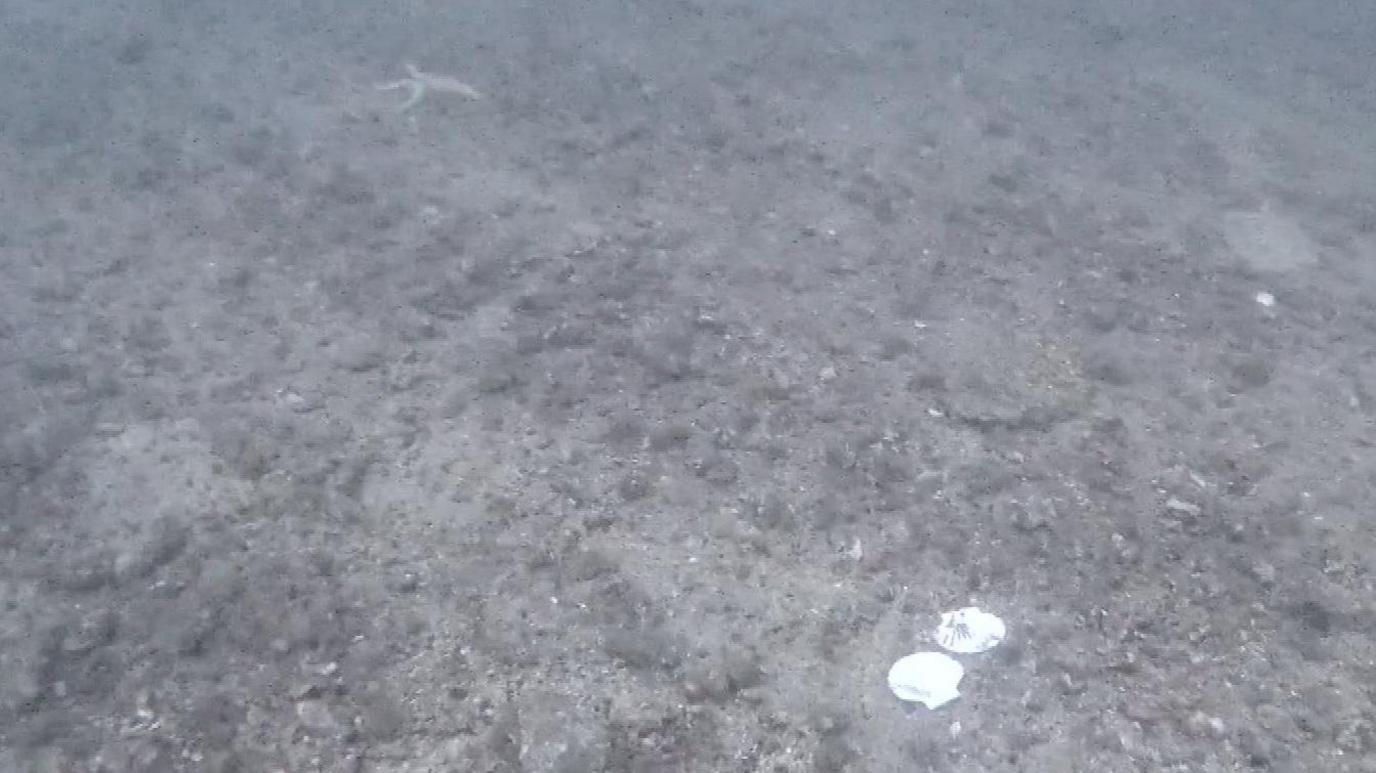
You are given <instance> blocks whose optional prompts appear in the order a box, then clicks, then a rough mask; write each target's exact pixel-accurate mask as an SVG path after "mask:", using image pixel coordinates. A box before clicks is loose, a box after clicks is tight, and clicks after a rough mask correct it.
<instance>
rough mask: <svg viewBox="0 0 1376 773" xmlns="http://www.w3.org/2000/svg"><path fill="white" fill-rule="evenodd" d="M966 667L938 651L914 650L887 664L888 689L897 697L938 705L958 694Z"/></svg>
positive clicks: (926, 704)
mask: <svg viewBox="0 0 1376 773" xmlns="http://www.w3.org/2000/svg"><path fill="white" fill-rule="evenodd" d="M964 676H965V668H964V667H962V666H961V665H960V663H958V662H957V661H956V659H955V658H953V657H951V656H950V655H947V654H945V653H941V652H917V653H914V654H912V655H909V656H907V657H905V658H899V660H898V662H896V663H894V664H893V666H892V667H890V668H889V689H890V690H892V691H893V694H894V695H896V696H898V699H899V700H905V701H910V702H913V703H921V704H924V705H925V706H926V707H927V708H929V709H935V708H940V707H941V706H944V705H946V704H947V703H950V702H951V701H953V700H955V699H956V698H958V697H960V690H958V689H957V686H958V685H959V684H960V680H961V678H962V677H964Z"/></svg>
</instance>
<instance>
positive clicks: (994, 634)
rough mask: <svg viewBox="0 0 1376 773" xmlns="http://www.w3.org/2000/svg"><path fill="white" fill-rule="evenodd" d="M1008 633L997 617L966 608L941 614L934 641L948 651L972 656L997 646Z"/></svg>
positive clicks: (976, 608)
mask: <svg viewBox="0 0 1376 773" xmlns="http://www.w3.org/2000/svg"><path fill="white" fill-rule="evenodd" d="M1007 633H1008V629H1007V628H1006V627H1005V626H1004V624H1003V621H1002V620H1000V619H999V617H998V615H993V614H990V613H988V612H985V611H984V610H982V609H980V608H979V607H965V608H964V609H957V610H955V611H954V612H944V613H942V615H941V624H940V625H938V626H937V627H936V642H937V644H940V645H941V646H942V648H943V649H946V650H948V651H950V652H957V653H960V654H962V655H972V654H974V653H977V652H988V651H989V650H991V649H993V648H995V647H997V646H998V644H999V642H1001V641H1003V637H1004V636H1005V635H1006V634H1007Z"/></svg>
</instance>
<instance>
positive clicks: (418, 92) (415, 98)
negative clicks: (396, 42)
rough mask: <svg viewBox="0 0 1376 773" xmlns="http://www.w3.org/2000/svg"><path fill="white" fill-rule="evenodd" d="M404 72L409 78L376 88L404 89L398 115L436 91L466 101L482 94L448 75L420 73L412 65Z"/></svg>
mask: <svg viewBox="0 0 1376 773" xmlns="http://www.w3.org/2000/svg"><path fill="white" fill-rule="evenodd" d="M406 71H407V72H408V73H410V74H411V77H409V78H402V79H401V80H399V81H392V82H391V83H380V84H378V86H377V88H378V90H379V91H395V90H396V89H406V91H407V92H408V94H407V97H406V101H405V102H403V103H401V107H398V108H397V112H398V113H404V112H406V111H407V110H410V109H411V108H413V107H415V106H416V105H418V104H420V101H421V100H422V99H425V95H426V94H428V93H430V92H431V91H438V92H440V93H442V94H458V95H459V96H461V97H465V98H467V99H482V98H483V94H482V92H480V91H478V90H477V89H475V88H473V87H472V86H470V85H468V84H467V83H464V82H463V81H461V80H459V79H458V78H451V77H449V76H448V75H434V74H432V73H428V72H421V70H420V68H419V67H416V66H415V65H414V64H409V63H408V64H407V65H406Z"/></svg>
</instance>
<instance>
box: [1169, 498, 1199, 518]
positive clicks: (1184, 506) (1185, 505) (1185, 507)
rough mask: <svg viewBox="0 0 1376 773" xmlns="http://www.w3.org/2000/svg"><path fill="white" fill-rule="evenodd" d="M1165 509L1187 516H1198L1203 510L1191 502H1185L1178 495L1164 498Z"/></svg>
mask: <svg viewBox="0 0 1376 773" xmlns="http://www.w3.org/2000/svg"><path fill="white" fill-rule="evenodd" d="M1166 509H1167V510H1168V511H1170V512H1171V513H1173V514H1175V515H1183V516H1186V517H1188V518H1198V517H1199V515H1200V513H1203V512H1204V510H1203V508H1201V507H1200V506H1199V505H1196V504H1194V503H1193V502H1186V501H1185V500H1183V499H1180V498H1178V497H1171V498H1170V499H1167V500H1166Z"/></svg>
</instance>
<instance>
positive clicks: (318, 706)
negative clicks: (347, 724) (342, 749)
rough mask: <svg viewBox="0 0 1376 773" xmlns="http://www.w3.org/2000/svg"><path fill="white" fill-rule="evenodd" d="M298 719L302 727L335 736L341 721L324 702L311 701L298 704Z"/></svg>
mask: <svg viewBox="0 0 1376 773" xmlns="http://www.w3.org/2000/svg"><path fill="white" fill-rule="evenodd" d="M296 717H297V719H300V720H301V724H302V725H304V726H305V727H307V728H309V729H311V730H314V731H315V732H317V733H320V734H321V735H334V734H335V733H336V732H337V731H338V730H339V721H338V720H336V719H335V716H334V713H333V712H331V711H330V707H329V705H328V704H326V703H325V701H323V700H317V699H310V700H304V701H301V702H300V703H298V704H296Z"/></svg>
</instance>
